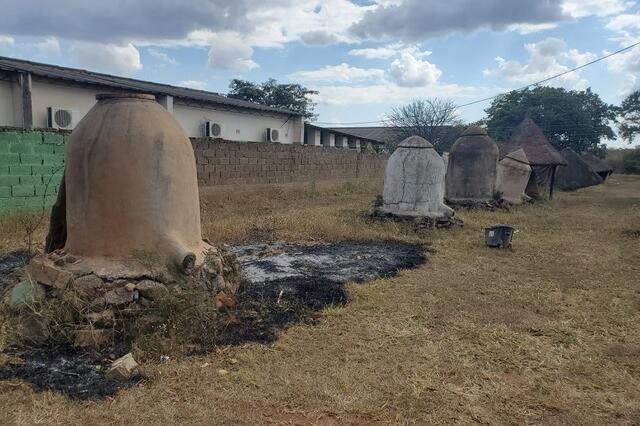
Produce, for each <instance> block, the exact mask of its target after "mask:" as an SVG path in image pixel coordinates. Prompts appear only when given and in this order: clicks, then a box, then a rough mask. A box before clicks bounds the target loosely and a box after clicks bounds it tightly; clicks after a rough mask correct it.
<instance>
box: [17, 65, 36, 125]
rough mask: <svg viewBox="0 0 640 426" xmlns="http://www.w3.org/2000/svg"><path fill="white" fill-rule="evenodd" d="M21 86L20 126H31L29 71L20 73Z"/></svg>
mask: <svg viewBox="0 0 640 426" xmlns="http://www.w3.org/2000/svg"><path fill="white" fill-rule="evenodd" d="M20 87H21V88H22V127H24V128H25V129H32V128H33V107H32V104H31V73H21V74H20Z"/></svg>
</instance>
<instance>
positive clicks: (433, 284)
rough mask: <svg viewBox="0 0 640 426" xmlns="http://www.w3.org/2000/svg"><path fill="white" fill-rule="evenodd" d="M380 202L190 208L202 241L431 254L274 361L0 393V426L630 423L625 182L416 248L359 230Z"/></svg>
mask: <svg viewBox="0 0 640 426" xmlns="http://www.w3.org/2000/svg"><path fill="white" fill-rule="evenodd" d="M377 191H379V184H378V183H360V184H355V185H342V186H318V187H315V188H314V187H310V186H305V187H286V188H269V187H264V188H252V189H243V190H239V191H234V190H228V189H221V190H215V191H213V190H208V191H205V193H204V194H203V196H202V198H203V205H204V209H203V210H204V214H203V225H204V233H205V235H206V236H207V237H208V238H210V239H211V240H213V241H218V242H220V241H231V242H235V241H240V240H243V239H247V238H251V237H252V236H262V237H273V238H282V239H288V240H297V239H304V240H308V239H317V240H336V239H349V238H364V239H388V238H396V239H400V240H405V241H412V242H420V241H423V242H424V241H431V242H433V244H434V247H435V248H436V250H437V253H436V254H432V255H430V261H429V263H428V264H426V265H425V266H424V267H422V268H420V269H416V270H411V271H405V272H403V273H402V274H401V275H400V276H398V277H395V278H392V279H386V280H378V281H375V282H372V283H367V284H361V285H352V286H350V287H349V289H350V291H351V294H352V296H353V301H352V302H351V303H350V304H349V305H347V306H346V307H344V308H330V309H326V310H325V311H323V313H322V318H321V321H320V323H319V324H318V325H314V326H310V325H299V326H295V327H293V328H291V329H289V330H287V331H286V332H284V333H283V335H282V336H281V338H280V339H279V340H278V341H277V342H276V343H274V344H272V345H269V346H264V345H259V344H248V345H244V346H240V347H223V348H220V349H219V350H218V351H217V352H216V353H213V354H211V355H209V356H206V357H192V358H186V359H175V360H173V361H172V362H170V363H168V364H163V365H160V364H158V365H147V366H146V369H147V373H148V375H149V377H150V378H149V380H148V381H147V382H145V383H142V384H141V385H139V386H138V387H136V388H133V389H129V390H123V391H121V392H120V393H119V394H118V395H117V396H116V397H115V398H114V399H113V400H108V401H103V402H75V401H71V400H68V399H66V398H65V397H63V396H60V395H56V394H52V393H42V394H34V393H33V392H32V391H31V390H30V388H29V387H28V386H27V385H24V384H21V383H19V382H2V383H0V393H1V394H2V397H1V398H0V418H2V419H3V420H2V422H8V423H16V424H32V423H45V424H102V423H109V424H140V423H142V424H172V423H175V424H212V423H217V424H281V423H285V424H308V423H312V424H372V423H404V424H413V423H415V424H426V423H487V424H522V423H543V424H561V423H562V424H566V423H572V424H598V425H600V424H638V423H640V363H639V362H638V361H639V359H640V327H638V324H639V323H640V287H639V284H640V238H638V231H639V230H640V179H638V178H637V177H627V176H614V177H613V178H612V179H611V180H610V181H608V182H607V183H606V184H605V185H603V186H599V187H595V188H589V189H587V190H583V191H579V192H576V193H563V194H559V196H558V197H557V199H556V200H555V201H553V202H551V203H549V204H545V205H533V206H525V207H521V208H518V209H515V210H513V211H511V212H494V213H490V212H462V213H460V216H461V217H462V218H463V219H464V220H465V223H466V225H465V227H464V228H463V229H456V230H453V231H435V232H422V233H415V232H413V230H412V229H411V227H409V226H406V225H398V224H393V223H390V224H386V225H384V224H377V223H376V224H371V223H369V222H368V221H366V219H365V216H364V214H365V212H366V211H367V210H368V209H369V206H370V203H371V201H372V200H373V198H374V196H375V194H376V193H377ZM497 222H506V223H510V224H513V225H515V226H516V227H517V229H519V231H520V232H519V233H517V234H516V237H515V243H514V250H513V251H497V250H490V249H487V248H485V247H484V246H483V242H482V228H483V227H484V226H486V225H488V224H491V223H497ZM0 227H1V231H2V237H1V239H0V250H7V249H9V248H14V247H17V246H19V245H21V240H22V237H21V236H20V235H19V234H17V232H18V231H19V226H17V225H14V222H12V221H11V220H4V221H3V222H1V223H0ZM232 359H236V360H238V362H237V363H231V360H232ZM220 368H224V369H226V370H228V371H229V373H228V374H226V375H224V376H222V375H219V374H218V370H219V369H220Z"/></svg>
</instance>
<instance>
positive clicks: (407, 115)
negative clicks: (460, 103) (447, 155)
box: [385, 98, 462, 152]
mask: <svg viewBox="0 0 640 426" xmlns="http://www.w3.org/2000/svg"><path fill="white" fill-rule="evenodd" d="M456 109H457V107H456V104H455V103H454V102H453V101H451V100H448V99H439V98H433V99H424V100H422V99H421V100H414V101H413V102H411V103H410V104H408V105H404V106H401V107H397V108H393V109H392V110H391V112H390V113H389V114H388V115H387V118H386V120H385V124H386V125H387V126H389V127H394V128H395V129H396V132H397V134H398V139H399V140H403V139H405V138H407V137H409V136H414V135H415V136H421V137H423V138H425V139H426V140H428V141H429V142H431V144H432V145H433V146H434V147H435V148H436V150H438V151H439V152H443V151H448V150H449V148H450V147H451V145H453V142H455V140H456V139H457V138H458V136H459V135H460V133H461V132H462V128H461V127H462V121H461V120H460V118H459V117H458V114H457V111H456Z"/></svg>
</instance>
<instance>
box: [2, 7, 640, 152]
mask: <svg viewBox="0 0 640 426" xmlns="http://www.w3.org/2000/svg"><path fill="white" fill-rule="evenodd" d="M0 8H1V9H0V10H2V11H3V12H2V14H0V55H2V56H12V57H19V58H24V59H30V60H34V61H40V62H47V63H54V64H59V65H65V66H72V67H81V68H85V69H90V70H95V71H102V72H107V73H113V74H119V75H126V76H130V77H134V78H139V79H144V80H152V81H158V82H163V83H169V84H175V85H183V86H188V87H193V88H197V89H204V90H210V91H216V92H222V93H224V92H226V90H227V88H228V84H229V80H230V79H232V78H243V79H248V80H252V81H263V80H266V79H267V78H270V77H273V78H276V79H277V80H279V81H281V82H298V83H302V84H304V85H306V86H308V87H310V88H313V89H316V90H318V91H319V92H320V94H319V96H318V97H317V101H318V109H317V111H318V113H319V114H320V116H319V120H318V121H320V122H323V123H345V124H346V123H352V122H363V121H374V120H380V119H381V118H383V117H384V114H385V113H386V112H387V111H389V109H390V108H392V107H394V106H396V105H400V104H403V103H406V102H409V101H411V100H412V99H415V98H420V97H431V96H438V97H447V98H452V99H453V100H454V101H455V102H457V103H459V104H463V103H468V102H471V101H474V100H477V99H481V98H485V97H487V96H491V95H495V94H497V93H501V92H504V91H506V90H509V89H512V88H516V87H520V86H523V85H526V84H529V83H532V82H535V81H537V80H541V79H543V78H546V77H548V76H550V75H554V74H557V73H560V72H562V71H565V70H568V69H571V68H573V67H575V66H578V65H582V64H584V63H586V62H589V61H591V60H593V59H595V58H597V57H600V56H602V55H605V54H607V53H610V52H613V51H616V50H618V49H620V48H622V47H624V46H627V45H630V44H632V43H634V42H637V41H639V40H640V1H630V0H447V1H442V0H352V1H349V0H260V1H258V0H111V1H104V0H100V1H93V0H58V1H56V2H55V7H53V4H52V6H47V2H42V1H40V0H20V1H17V0H0ZM550 84H553V85H559V86H563V87H566V88H576V89H584V88H586V87H592V88H593V90H594V91H596V92H597V93H599V94H600V95H601V96H602V97H603V98H604V99H605V100H606V101H608V102H611V103H616V104H619V103H620V101H621V99H622V98H623V97H624V96H625V95H626V94H628V93H630V92H631V91H632V90H634V89H638V88H640V47H638V48H635V49H633V50H630V51H628V52H625V53H624V54H620V55H617V56H615V57H613V58H611V59H609V60H607V61H603V62H600V63H598V64H595V65H593V66H591V67H588V68H586V69H584V70H581V71H579V72H575V73H572V74H569V75H567V76H565V77H563V78H561V79H557V80H555V81H553V82H552V83H550ZM486 107H487V103H484V104H478V105H474V106H470V107H466V108H462V109H461V110H460V113H461V116H462V117H463V118H464V119H467V120H476V119H479V118H481V117H482V115H483V110H484V108H486ZM616 145H620V144H616Z"/></svg>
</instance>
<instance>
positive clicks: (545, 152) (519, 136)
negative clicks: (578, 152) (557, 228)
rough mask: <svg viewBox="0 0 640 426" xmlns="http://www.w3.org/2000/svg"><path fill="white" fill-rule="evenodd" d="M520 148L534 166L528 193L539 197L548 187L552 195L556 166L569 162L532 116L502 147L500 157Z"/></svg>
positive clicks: (525, 120) (523, 122)
mask: <svg viewBox="0 0 640 426" xmlns="http://www.w3.org/2000/svg"><path fill="white" fill-rule="evenodd" d="M518 149H522V150H523V151H524V153H525V154H526V156H527V159H528V160H529V164H530V165H531V168H532V173H531V179H530V180H529V185H527V195H528V196H530V197H533V198H538V197H540V196H541V193H542V192H543V191H546V190H547V189H548V190H549V196H550V197H552V196H553V181H554V177H555V173H556V168H557V167H558V166H566V165H567V162H566V161H565V159H564V157H563V156H562V155H561V154H560V153H559V152H558V151H557V150H556V149H555V148H554V147H553V146H552V145H551V144H550V143H549V141H548V140H547V138H546V137H545V135H544V133H543V132H542V129H541V128H540V127H538V125H536V123H534V121H533V120H532V119H530V118H525V119H524V120H523V121H522V123H520V124H519V125H518V127H516V129H515V130H514V132H513V135H512V136H511V140H509V142H507V143H506V144H504V145H502V146H501V147H500V158H504V157H506V156H507V154H509V153H511V152H513V151H516V150H518Z"/></svg>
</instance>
